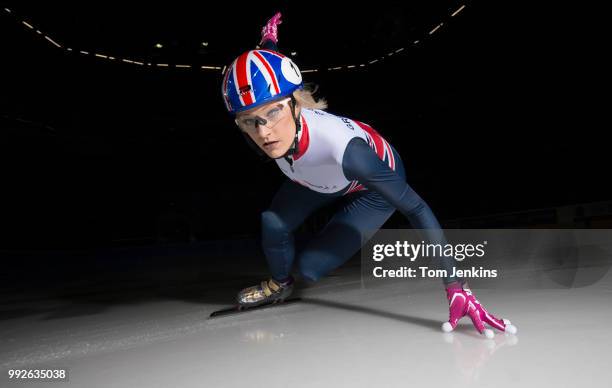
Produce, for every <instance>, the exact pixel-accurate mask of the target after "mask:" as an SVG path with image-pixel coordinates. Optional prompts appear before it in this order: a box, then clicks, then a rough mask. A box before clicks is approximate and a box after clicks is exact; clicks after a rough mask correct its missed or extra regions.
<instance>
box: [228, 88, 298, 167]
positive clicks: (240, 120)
mask: <svg viewBox="0 0 612 388" xmlns="http://www.w3.org/2000/svg"><path fill="white" fill-rule="evenodd" d="M290 104H291V100H290V99H289V97H287V98H286V99H282V100H279V101H273V102H269V103H267V104H264V105H262V106H258V107H257V108H253V109H249V110H246V111H243V112H240V113H238V114H236V124H238V127H240V129H241V130H242V131H243V132H246V134H247V135H249V137H250V138H251V139H252V140H253V141H254V142H255V144H257V146H258V147H259V148H261V149H262V150H263V151H264V152H265V153H266V155H268V156H269V157H271V158H273V159H276V158H280V157H281V156H283V155H284V154H285V153H286V152H287V150H289V147H291V145H292V144H293V139H294V138H295V121H294V119H293V117H292V116H291V108H290ZM298 112H299V105H298V107H297V108H296V115H297V114H298ZM264 122H265V124H264Z"/></svg>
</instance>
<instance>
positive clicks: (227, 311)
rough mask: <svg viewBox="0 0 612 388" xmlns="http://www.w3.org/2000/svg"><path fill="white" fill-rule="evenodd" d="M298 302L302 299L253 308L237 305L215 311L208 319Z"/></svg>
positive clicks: (290, 299) (288, 299) (286, 300)
mask: <svg viewBox="0 0 612 388" xmlns="http://www.w3.org/2000/svg"><path fill="white" fill-rule="evenodd" d="M300 300H302V298H287V299H285V300H284V301H282V302H281V301H277V302H270V303H266V304H262V305H259V306H254V307H243V306H240V305H237V306H233V307H230V308H226V309H222V310H218V311H215V312H213V313H211V314H210V316H209V317H208V319H210V318H218V317H223V316H227V315H233V314H240V313H246V312H249V311H253V310H263V309H266V308H273V307H280V306H286V305H288V304H292V303H295V302H299V301H300Z"/></svg>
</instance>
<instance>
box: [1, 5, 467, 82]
mask: <svg viewBox="0 0 612 388" xmlns="http://www.w3.org/2000/svg"><path fill="white" fill-rule="evenodd" d="M465 8H466V5H465V4H463V5H461V6H459V8H457V9H456V10H454V11H453V12H452V13H451V14H450V16H449V17H451V18H454V17H456V16H457V15H459V14H460V13H461V12H462V11H463V10H464V9H465ZM4 12H6V13H7V14H10V15H13V11H11V10H10V9H9V8H4ZM20 22H21V24H23V25H24V26H25V27H26V28H28V29H30V30H32V31H34V32H35V33H36V34H37V35H39V36H40V37H42V38H43V39H45V40H47V41H48V42H49V43H50V44H52V45H53V46H55V47H57V48H58V49H61V50H65V51H66V52H72V51H76V52H78V53H79V54H81V55H85V56H93V57H94V58H100V59H103V60H107V61H115V62H121V63H127V64H129V65H136V66H143V67H151V68H153V67H157V68H176V69H193V68H199V69H200V70H203V71H220V72H221V74H224V73H225V70H226V69H227V66H219V65H212V64H211V65H201V66H195V65H189V64H170V63H154V62H147V61H137V60H134V59H130V58H120V57H118V56H114V55H108V54H104V53H96V52H89V51H85V50H76V49H75V50H73V48H72V47H65V46H64V45H62V44H61V43H58V42H57V41H56V40H54V39H52V38H51V37H50V36H49V35H46V34H45V33H43V32H42V31H40V30H39V29H37V28H36V27H34V25H33V24H32V23H29V22H28V21H26V20H21V21H20ZM443 26H444V22H440V23H438V24H437V25H435V26H434V27H433V28H432V29H431V30H429V32H428V33H427V35H426V36H431V35H433V34H435V33H436V32H438V31H439V30H440V29H441V28H443ZM421 41H422V39H416V40H414V41H413V42H412V43H410V45H407V46H405V47H399V48H397V49H395V50H392V51H390V52H388V53H386V54H384V55H382V56H380V57H375V58H371V59H370V60H368V61H365V62H363V63H359V64H350V65H340V66H333V67H321V68H313V69H305V70H302V71H301V72H302V73H314V72H319V71H323V70H327V71H339V70H351V69H356V68H364V67H367V66H370V65H374V64H376V63H379V62H382V61H384V60H385V59H387V58H389V57H391V56H393V55H396V54H399V53H401V52H402V51H404V50H406V49H407V48H408V47H410V46H413V47H414V46H418V45H419V44H421ZM202 45H203V46H205V47H206V46H208V42H203V43H202ZM155 47H156V48H162V47H163V46H162V44H161V43H157V44H156V45H155ZM291 54H292V55H296V53H295V52H292V53H291Z"/></svg>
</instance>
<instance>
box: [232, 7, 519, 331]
mask: <svg viewBox="0 0 612 388" xmlns="http://www.w3.org/2000/svg"><path fill="white" fill-rule="evenodd" d="M280 18H281V14H280V12H279V13H277V14H276V15H274V16H273V17H272V18H271V19H270V20H269V21H268V22H267V24H266V25H265V26H264V27H263V29H262V32H261V41H260V43H259V47H258V48H257V49H254V50H249V51H247V52H245V53H243V54H242V55H240V56H239V57H237V58H236V59H235V60H234V61H233V62H232V64H231V65H230V66H228V67H227V69H226V72H225V74H224V76H223V80H222V87H221V89H222V95H223V100H224V102H225V106H226V108H227V110H228V112H229V113H230V114H232V115H233V118H234V120H235V123H236V124H237V126H238V128H239V129H240V131H241V132H242V134H243V135H244V137H245V139H246V140H247V142H248V143H249V144H250V145H251V146H252V147H253V148H254V149H255V150H257V151H258V152H259V153H260V154H261V153H263V154H265V155H266V156H267V157H269V158H272V159H274V160H275V161H276V164H277V165H278V167H279V168H280V169H281V171H282V172H283V173H284V174H285V175H286V176H287V178H288V179H286V180H285V181H284V182H283V183H282V185H281V187H280V188H279V189H278V191H277V193H276V194H275V196H274V198H273V199H272V203H271V205H270V207H269V208H268V209H267V210H266V211H264V212H262V214H261V233H262V236H261V240H262V247H263V250H264V254H265V256H266V260H267V262H268V267H269V270H270V273H271V277H270V278H269V279H268V280H264V281H262V282H261V283H260V284H258V285H255V286H252V287H248V288H245V289H243V290H241V291H240V292H239V293H238V296H237V300H238V303H239V306H241V307H243V308H244V307H246V308H248V307H253V306H258V305H261V304H267V303H271V302H278V301H283V300H284V299H286V298H287V297H288V296H289V295H290V294H291V293H292V291H293V287H294V278H293V277H292V276H291V269H292V265H293V263H294V261H296V260H297V265H298V267H299V273H300V275H301V277H302V278H303V279H304V280H305V281H309V282H315V281H317V280H319V279H320V278H322V277H323V276H325V275H326V274H328V273H329V272H331V271H332V270H334V269H336V268H338V267H339V266H340V265H342V264H343V263H344V262H345V261H347V260H348V259H349V258H350V257H351V256H352V255H353V254H355V253H356V252H358V251H359V249H360V248H361V247H362V244H363V241H365V240H367V239H369V238H370V237H371V236H372V235H373V232H374V231H376V230H378V229H380V227H381V226H382V225H383V224H384V223H385V221H386V220H387V219H388V218H389V217H390V216H391V215H392V214H393V213H394V211H395V210H396V209H397V210H399V211H400V212H401V213H402V214H403V215H404V216H405V217H406V218H407V219H408V220H409V222H410V224H411V226H412V227H413V228H415V229H419V231H420V232H421V233H422V235H423V236H424V237H425V239H426V240H427V241H428V242H430V243H440V244H444V243H445V241H446V240H445V237H444V234H443V232H442V230H441V227H440V224H439V223H438V220H437V219H436V217H435V216H434V214H433V212H432V211H431V209H430V208H429V206H428V205H427V204H426V203H425V201H424V200H423V199H422V198H421V197H420V196H419V195H418V194H417V193H416V192H415V191H414V190H413V189H412V188H411V187H410V186H409V185H408V184H407V182H406V173H405V170H404V165H403V162H402V159H401V157H400V155H399V154H398V152H397V150H396V149H395V148H394V147H393V146H392V145H391V144H389V143H388V142H387V141H386V140H385V139H384V138H383V137H382V136H381V135H380V134H379V133H378V132H377V131H376V130H375V129H374V128H372V127H371V126H369V125H368V124H365V123H363V122H361V121H357V120H353V119H349V118H346V117H341V116H337V115H333V114H331V113H328V112H326V111H325V109H326V108H327V104H326V102H325V100H315V98H314V97H313V95H312V94H313V91H312V90H311V89H310V88H309V87H305V86H304V83H303V81H302V75H301V73H300V70H299V68H298V67H297V66H296V64H295V63H294V62H293V61H292V60H291V59H290V58H289V57H286V56H284V55H283V54H281V53H279V52H278V48H277V43H278V25H279V24H281V23H282V22H281V19H280ZM340 199H344V200H345V201H346V202H344V204H343V207H342V209H340V210H338V211H337V212H336V213H335V214H334V215H333V217H332V218H331V220H330V221H329V222H328V224H327V225H326V226H325V227H324V228H323V230H322V231H321V232H320V233H319V234H318V235H317V236H316V237H314V238H313V239H312V240H311V241H309V243H308V245H307V246H306V247H305V248H304V249H303V250H302V252H299V253H296V252H295V248H294V238H293V232H294V230H295V229H296V228H297V227H298V226H299V225H300V224H301V223H302V222H303V221H304V220H305V219H306V218H307V217H308V216H309V215H310V214H311V213H312V212H313V211H315V210H316V209H318V208H320V207H322V206H324V205H327V204H330V203H331V202H334V201H337V200H340ZM362 236H365V237H366V238H365V239H362ZM454 262H455V260H454V258H447V259H446V260H444V259H442V260H440V264H439V266H440V267H441V268H444V269H446V270H447V274H453V271H452V269H453V268H454ZM443 284H444V286H445V290H446V296H447V299H448V303H449V320H448V321H447V322H444V323H443V324H442V330H443V331H445V332H450V331H452V330H454V329H455V327H456V326H457V323H458V321H459V319H461V318H462V317H464V316H466V315H467V316H469V317H470V318H471V320H472V322H473V324H474V326H475V327H476V329H477V330H478V332H479V333H480V334H482V335H484V336H486V337H487V338H492V337H493V336H494V333H493V330H491V329H488V328H486V327H485V323H487V324H488V325H490V326H491V327H493V328H495V329H498V330H500V331H505V332H508V333H516V331H517V329H516V327H515V326H513V325H512V324H511V323H510V321H509V320H507V319H499V318H496V317H495V316H493V315H492V314H491V313H489V312H488V311H487V310H486V309H485V308H484V306H483V305H482V304H480V303H479V302H478V300H477V299H476V298H475V296H474V294H473V293H472V292H471V290H470V289H469V287H468V284H467V282H466V280H465V279H464V278H459V277H455V276H449V277H445V278H443Z"/></svg>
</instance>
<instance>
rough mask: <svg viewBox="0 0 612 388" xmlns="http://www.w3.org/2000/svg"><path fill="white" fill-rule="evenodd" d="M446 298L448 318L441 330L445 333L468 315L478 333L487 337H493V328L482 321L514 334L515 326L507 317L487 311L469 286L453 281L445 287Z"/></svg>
mask: <svg viewBox="0 0 612 388" xmlns="http://www.w3.org/2000/svg"><path fill="white" fill-rule="evenodd" d="M446 298H447V299H448V306H449V307H448V308H449V319H448V322H444V323H443V324H442V330H443V331H444V332H446V333H448V332H451V331H453V330H454V329H455V327H456V326H457V323H458V322H459V320H460V319H461V318H463V317H464V316H466V315H469V316H470V318H471V319H472V323H473V324H474V326H475V327H476V329H477V330H478V332H479V333H480V334H484V335H485V336H486V337H487V338H493V337H494V336H495V334H494V333H493V330H491V329H487V328H485V325H484V322H486V323H488V324H489V325H490V326H492V327H494V328H496V329H497V330H500V331H505V332H507V333H510V334H516V332H517V328H516V326H514V325H512V324H511V322H510V321H509V320H508V319H499V318H496V317H495V316H494V315H493V314H491V313H489V312H488V311H487V310H486V309H485V308H484V306H483V305H481V304H480V302H479V301H478V300H477V299H476V298H475V297H474V295H473V294H472V291H471V290H470V289H469V288H463V287H462V286H461V285H457V283H454V284H453V285H450V286H449V287H447V288H446Z"/></svg>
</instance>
